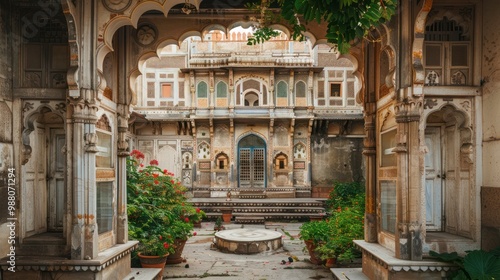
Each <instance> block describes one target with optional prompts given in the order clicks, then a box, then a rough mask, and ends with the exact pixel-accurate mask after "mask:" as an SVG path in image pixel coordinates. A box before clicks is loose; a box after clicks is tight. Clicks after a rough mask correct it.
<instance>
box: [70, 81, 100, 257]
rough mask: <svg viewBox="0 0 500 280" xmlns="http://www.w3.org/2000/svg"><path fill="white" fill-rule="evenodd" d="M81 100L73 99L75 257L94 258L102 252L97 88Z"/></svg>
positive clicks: (84, 90)
mask: <svg viewBox="0 0 500 280" xmlns="http://www.w3.org/2000/svg"><path fill="white" fill-rule="evenodd" d="M81 96H84V98H79V99H77V100H71V101H70V105H71V107H72V112H73V116H72V123H73V128H72V131H73V135H71V136H72V138H73V139H72V141H73V143H72V144H73V149H72V152H73V157H72V171H73V172H72V174H73V182H72V183H73V229H72V235H71V258H72V259H79V260H81V259H94V258H96V257H97V253H98V249H99V248H98V247H99V246H98V245H99V242H98V241H99V240H98V230H97V221H96V218H97V209H96V168H95V166H96V163H95V160H96V153H97V147H96V144H97V134H96V132H95V123H96V122H97V115H96V113H97V105H96V103H95V101H94V100H95V92H94V91H93V90H90V89H82V90H81Z"/></svg>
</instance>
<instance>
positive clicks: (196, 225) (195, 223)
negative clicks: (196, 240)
mask: <svg viewBox="0 0 500 280" xmlns="http://www.w3.org/2000/svg"><path fill="white" fill-rule="evenodd" d="M193 227H195V228H201V221H199V222H193Z"/></svg>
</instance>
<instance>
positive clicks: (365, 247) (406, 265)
mask: <svg viewBox="0 0 500 280" xmlns="http://www.w3.org/2000/svg"><path fill="white" fill-rule="evenodd" d="M354 243H355V244H356V246H357V247H358V248H360V249H361V251H362V252H363V255H365V254H366V255H368V256H369V257H370V258H372V259H373V260H375V261H376V262H377V263H378V264H379V265H381V266H383V267H384V268H385V269H387V270H388V271H391V272H399V271H414V272H428V271H449V270H450V269H453V268H455V267H456V266H455V265H453V264H450V263H445V262H439V261H434V260H422V261H410V260H402V259H398V258H396V257H394V252H392V251H390V250H389V249H387V248H385V247H383V246H382V245H380V244H378V243H368V242H366V241H364V240H354Z"/></svg>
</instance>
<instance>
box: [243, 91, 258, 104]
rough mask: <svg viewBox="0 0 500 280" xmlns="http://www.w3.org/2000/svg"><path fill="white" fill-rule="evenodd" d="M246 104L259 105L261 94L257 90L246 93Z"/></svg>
mask: <svg viewBox="0 0 500 280" xmlns="http://www.w3.org/2000/svg"><path fill="white" fill-rule="evenodd" d="M245 106H250V107H253V106H259V95H258V94H257V93H255V92H249V93H247V94H245Z"/></svg>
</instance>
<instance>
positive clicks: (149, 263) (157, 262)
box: [137, 253, 168, 280]
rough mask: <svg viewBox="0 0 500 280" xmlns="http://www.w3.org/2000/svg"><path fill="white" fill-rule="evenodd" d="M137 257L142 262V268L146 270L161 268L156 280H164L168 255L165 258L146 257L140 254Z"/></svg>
mask: <svg viewBox="0 0 500 280" xmlns="http://www.w3.org/2000/svg"><path fill="white" fill-rule="evenodd" d="M137 256H138V257H139V260H140V261H141V266H142V267H144V268H161V271H160V273H159V274H158V276H157V277H156V280H160V279H162V278H163V269H164V268H165V263H166V261H167V257H168V254H166V255H164V256H145V255H142V254H141V253H138V254H137Z"/></svg>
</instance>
